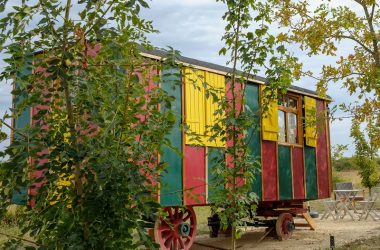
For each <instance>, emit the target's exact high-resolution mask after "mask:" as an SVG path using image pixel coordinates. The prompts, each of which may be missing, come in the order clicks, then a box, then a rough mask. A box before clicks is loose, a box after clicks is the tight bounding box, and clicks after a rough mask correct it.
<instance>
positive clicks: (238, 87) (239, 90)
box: [226, 82, 244, 186]
mask: <svg viewBox="0 0 380 250" xmlns="http://www.w3.org/2000/svg"><path fill="white" fill-rule="evenodd" d="M226 88H227V90H226V97H227V99H228V102H229V108H228V109H227V113H229V112H231V110H232V106H233V103H232V101H233V95H232V86H231V82H228V83H227V84H226ZM243 91H244V90H243V87H242V84H241V83H235V86H234V93H235V94H234V95H235V110H236V117H238V115H239V113H240V112H241V109H242V100H243ZM238 137H239V139H242V138H243V137H244V135H243V134H242V133H241V134H239V135H238ZM241 142H242V141H241ZM232 146H233V140H232V139H228V140H227V147H232ZM238 160H239V159H237V161H238ZM226 161H227V165H228V167H229V168H233V167H234V158H233V157H232V155H226ZM231 183H232V180H231ZM236 184H237V186H243V185H244V179H243V178H240V177H239V178H237V179H236ZM231 185H232V184H231Z"/></svg>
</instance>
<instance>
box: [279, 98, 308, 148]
mask: <svg viewBox="0 0 380 250" xmlns="http://www.w3.org/2000/svg"><path fill="white" fill-rule="evenodd" d="M286 98H290V99H294V100H296V101H297V107H296V108H291V107H286V106H283V105H282V104H283V102H284V100H285V99H286ZM281 100H282V103H281V102H280V101H281ZM278 111H282V112H284V113H285V142H282V141H280V128H279V132H278V133H279V135H278V139H279V140H278V143H279V144H281V145H292V146H300V147H302V145H303V133H302V131H303V129H302V119H301V117H302V98H301V96H300V95H295V94H291V93H287V94H283V95H279V98H278ZM288 113H293V114H296V115H297V137H296V142H295V143H291V142H289V133H288V129H289V124H288V123H289V122H288V119H289V118H288ZM277 116H278V114H277Z"/></svg>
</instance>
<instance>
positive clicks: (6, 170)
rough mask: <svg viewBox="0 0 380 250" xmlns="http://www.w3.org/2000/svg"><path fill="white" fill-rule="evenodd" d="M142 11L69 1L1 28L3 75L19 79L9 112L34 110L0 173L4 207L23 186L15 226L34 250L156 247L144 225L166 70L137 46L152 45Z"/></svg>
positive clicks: (150, 210)
mask: <svg viewBox="0 0 380 250" xmlns="http://www.w3.org/2000/svg"><path fill="white" fill-rule="evenodd" d="M6 4H7V1H0V7H1V8H0V9H1V10H2V11H4V9H5V6H6ZM10 4H11V3H9V5H10ZM146 7H148V5H147V3H146V2H145V1H144V0H137V1H136V0H130V1H124V0H112V1H111V0H109V1H90V0H88V1H87V0H81V1H78V2H77V3H75V8H73V4H72V2H71V1H70V0H67V2H66V3H64V4H63V3H60V2H58V1H50V0H49V1H46V0H40V1H22V4H21V5H20V6H12V9H11V11H10V12H8V13H7V15H6V17H4V18H3V19H1V20H0V30H1V35H0V43H1V51H2V52H3V53H6V54H8V55H9V58H7V59H6V60H5V61H6V62H7V63H8V65H7V66H6V68H5V69H4V71H3V72H2V73H1V79H14V80H15V83H16V84H15V90H14V91H13V94H14V95H15V96H16V97H17V98H16V100H15V103H16V104H17V105H16V107H15V110H14V115H15V117H18V116H20V114H21V113H22V111H23V110H25V109H26V108H28V107H33V109H34V113H35V114H34V116H33V124H32V126H26V127H25V128H22V129H15V130H14V131H13V133H14V135H15V136H14V141H13V143H12V144H11V145H10V146H9V147H8V148H6V149H5V151H4V152H1V155H0V156H4V155H8V156H9V160H8V161H6V162H4V163H2V164H1V165H0V167H1V173H2V178H1V180H0V197H2V199H0V208H1V210H2V211H4V210H5V209H6V207H7V206H8V205H9V204H10V202H11V199H12V195H13V192H14V191H17V190H19V189H20V188H22V187H29V190H30V191H31V193H30V195H31V196H30V198H29V201H28V204H29V205H30V206H33V209H31V208H30V207H29V209H26V210H25V211H24V213H22V215H20V221H21V223H20V225H21V230H22V234H23V235H26V234H29V235H30V236H32V237H33V239H35V241H36V242H35V246H37V247H38V248H40V249H46V248H48V249H72V248H75V249H137V248H139V247H145V248H149V249H153V248H156V247H157V246H156V245H155V244H154V243H153V242H152V239H151V238H150V237H149V236H148V235H147V232H146V227H148V226H151V225H150V223H151V221H155V220H156V218H157V216H158V213H159V204H157V202H156V198H155V196H154V195H153V191H154V190H155V188H156V183H157V182H158V181H159V171H162V170H163V168H164V166H165V165H164V164H158V154H159V153H160V149H161V147H162V145H164V144H168V143H169V142H167V141H166V140H165V134H166V133H168V131H169V130H170V129H171V127H172V126H173V124H174V120H175V118H174V115H173V114H172V112H171V111H170V104H171V101H172V98H171V97H169V96H168V95H167V94H166V93H165V92H164V91H163V90H162V89H160V88H159V87H158V84H159V81H160V79H159V77H158V76H157V75H155V74H154V73H152V72H157V70H158V69H159V68H160V67H161V66H160V65H158V64H157V63H156V62H154V61H150V60H147V59H144V58H142V57H141V56H140V54H139V48H138V45H139V44H142V45H143V46H144V47H146V48H149V47H150V45H149V43H148V41H147V39H146V37H145V33H150V32H154V29H153V27H152V25H151V22H150V21H146V20H143V19H141V18H140V17H139V10H140V9H141V8H146ZM76 11H77V12H76ZM78 19H79V20H78ZM99 41H100V42H99ZM39 51H40V52H39ZM37 52H38V53H37ZM168 63H169V64H170V63H173V62H171V61H170V60H168ZM32 72H33V73H32ZM173 87H175V86H173ZM160 106H161V107H166V109H165V110H160ZM20 244H22V243H21V242H20V241H18V240H12V241H9V242H8V243H7V244H6V245H5V246H4V247H5V248H10V249H11V248H12V249H14V248H16V247H17V246H19V245H20ZM28 249H32V247H28Z"/></svg>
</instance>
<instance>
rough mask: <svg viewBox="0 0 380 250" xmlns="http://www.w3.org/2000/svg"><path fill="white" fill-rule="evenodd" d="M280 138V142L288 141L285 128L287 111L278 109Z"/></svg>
mask: <svg viewBox="0 0 380 250" xmlns="http://www.w3.org/2000/svg"><path fill="white" fill-rule="evenodd" d="M278 133H279V134H278V140H279V142H286V130H285V112H284V111H282V110H279V111H278Z"/></svg>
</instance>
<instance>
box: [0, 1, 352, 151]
mask: <svg viewBox="0 0 380 250" xmlns="http://www.w3.org/2000/svg"><path fill="white" fill-rule="evenodd" d="M313 2H314V1H313ZM318 2H321V1H317V0H316V1H315V4H317V3H318ZM224 12H225V7H224V5H223V4H222V3H221V2H216V1H215V0H181V1H178V0H153V1H151V2H150V9H147V10H143V12H142V16H143V17H144V18H145V19H147V20H153V25H154V27H155V29H157V30H159V32H160V33H158V34H152V35H149V36H148V37H149V39H150V40H151V42H152V44H153V45H154V46H156V47H167V46H172V47H174V48H175V49H177V50H179V51H181V54H182V55H183V56H186V57H191V58H195V59H199V60H203V61H207V62H212V63H216V64H219V65H226V61H227V58H226V57H223V56H219V55H218V51H219V50H220V48H222V47H223V42H222V41H221V37H222V36H223V33H224V25H225V23H224V21H223V20H222V16H223V14H224ZM1 15H2V14H0V18H2V16H1ZM273 28H274V29H276V27H273ZM288 49H289V50H290V51H292V52H293V53H294V55H295V56H297V57H298V58H299V60H300V61H301V62H303V63H304V67H305V69H306V70H311V71H313V72H315V73H318V72H320V70H321V68H322V65H324V64H334V63H335V61H336V58H334V57H327V56H314V57H311V58H310V57H308V56H307V55H306V53H305V52H302V51H300V50H299V49H298V46H297V45H292V46H290V47H289V48H288ZM351 49H352V44H350V43H347V44H345V43H343V44H341V45H340V51H339V53H340V54H347V53H349V52H350V50H351ZM3 58H4V55H1V54H0V70H1V69H2V68H3V67H4V62H3V61H2V59H3ZM259 75H260V74H259ZM315 83H316V82H315V80H314V79H311V78H303V79H301V80H300V81H298V82H295V83H294V85H296V86H300V87H303V88H307V89H310V90H315V89H316V86H315ZM10 91H11V86H10V84H9V83H4V82H2V83H0V116H1V117H2V116H3V114H4V112H6V111H7V112H8V113H10V111H9V108H10V107H11V98H12V97H11V94H10ZM328 95H329V96H331V97H332V99H333V100H334V102H333V103H332V105H336V104H339V103H343V102H347V100H350V99H351V100H352V97H350V96H349V94H348V93H347V91H346V90H344V89H342V88H341V86H340V85H339V84H333V85H330V86H329V91H328ZM337 116H344V115H343V114H339V113H338V114H337ZM350 127H351V123H350V120H349V119H343V120H341V121H334V122H333V123H332V124H331V125H330V131H331V143H332V145H335V144H347V145H348V150H347V151H346V152H345V155H346V156H351V155H352V154H353V152H354V147H353V143H352V139H351V138H350V137H349V134H350ZM3 131H4V132H7V133H9V130H7V129H4V128H3ZM8 144H9V140H7V141H5V142H3V143H0V150H2V149H4V147H5V146H6V145H8Z"/></svg>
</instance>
